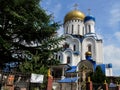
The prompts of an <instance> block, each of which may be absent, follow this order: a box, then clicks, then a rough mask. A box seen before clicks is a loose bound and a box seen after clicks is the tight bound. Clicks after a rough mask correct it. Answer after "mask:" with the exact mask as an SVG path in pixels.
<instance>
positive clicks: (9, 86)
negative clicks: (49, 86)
mask: <svg viewBox="0 0 120 90" xmlns="http://www.w3.org/2000/svg"><path fill="white" fill-rule="evenodd" d="M30 78H31V74H30V73H20V72H2V71H1V72H0V90H46V89H45V88H46V87H44V89H43V87H41V84H38V83H37V84H36V83H30ZM35 88H36V89H35Z"/></svg>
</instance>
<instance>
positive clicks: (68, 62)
mask: <svg viewBox="0 0 120 90" xmlns="http://www.w3.org/2000/svg"><path fill="white" fill-rule="evenodd" d="M67 64H70V57H69V56H68V57H67Z"/></svg>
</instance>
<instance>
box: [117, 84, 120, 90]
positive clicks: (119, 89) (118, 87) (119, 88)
mask: <svg viewBox="0 0 120 90" xmlns="http://www.w3.org/2000/svg"><path fill="white" fill-rule="evenodd" d="M116 90H120V86H119V85H118V82H117V86H116Z"/></svg>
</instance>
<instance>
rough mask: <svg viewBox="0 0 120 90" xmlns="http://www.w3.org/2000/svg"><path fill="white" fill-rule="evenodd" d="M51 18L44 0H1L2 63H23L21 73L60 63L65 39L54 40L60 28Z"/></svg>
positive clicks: (0, 60) (0, 38) (0, 50)
mask: <svg viewBox="0 0 120 90" xmlns="http://www.w3.org/2000/svg"><path fill="white" fill-rule="evenodd" d="M51 16H52V15H47V14H46V11H45V10H44V9H42V8H41V7H40V0H12V1H10V0H0V64H1V65H4V63H8V62H19V63H20V70H22V71H24V72H25V71H28V70H29V72H37V73H40V71H39V72H38V71H35V70H36V69H38V70H39V69H40V67H41V69H42V68H44V69H45V70H46V68H48V66H49V65H53V64H56V63H57V62H58V61H57V60H55V59H54V58H53V54H54V53H55V52H57V51H58V50H60V49H61V48H59V46H58V45H59V42H60V41H61V39H62V38H57V37H54V35H55V33H56V32H57V30H58V28H59V26H60V25H59V23H57V22H54V21H53V20H51ZM34 60H35V61H34ZM54 61H56V63H54ZM32 64H34V65H33V66H32ZM24 65H25V67H24ZM29 65H30V66H31V67H29ZM27 66H28V67H29V68H28V67H27ZM26 67H27V68H26ZM30 70H31V71H30ZM41 71H42V70H41Z"/></svg>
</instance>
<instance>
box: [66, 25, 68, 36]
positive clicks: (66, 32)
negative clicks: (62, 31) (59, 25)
mask: <svg viewBox="0 0 120 90" xmlns="http://www.w3.org/2000/svg"><path fill="white" fill-rule="evenodd" d="M67 33H68V26H67V30H66V34H67Z"/></svg>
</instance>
